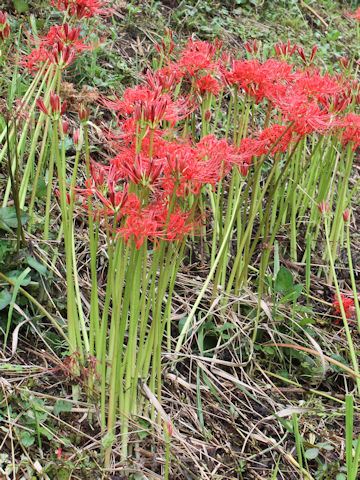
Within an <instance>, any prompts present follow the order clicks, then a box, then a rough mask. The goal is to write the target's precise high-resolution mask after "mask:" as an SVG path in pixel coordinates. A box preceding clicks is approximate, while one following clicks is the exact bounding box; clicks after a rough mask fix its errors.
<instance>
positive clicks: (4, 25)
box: [0, 11, 10, 40]
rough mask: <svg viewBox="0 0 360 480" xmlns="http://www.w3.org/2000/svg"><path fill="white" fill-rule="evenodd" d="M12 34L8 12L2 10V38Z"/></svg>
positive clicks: (0, 38) (0, 27) (0, 21)
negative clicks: (8, 21)
mask: <svg viewBox="0 0 360 480" xmlns="http://www.w3.org/2000/svg"><path fill="white" fill-rule="evenodd" d="M9 35H10V27H9V24H8V23H7V13H6V12H5V13H4V12H2V11H0V40H5V39H6V38H8V36H9Z"/></svg>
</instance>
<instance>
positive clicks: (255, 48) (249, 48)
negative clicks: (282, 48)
mask: <svg viewBox="0 0 360 480" xmlns="http://www.w3.org/2000/svg"><path fill="white" fill-rule="evenodd" d="M244 48H245V50H246V51H247V52H249V53H250V54H256V53H257V51H258V50H259V45H258V44H257V41H256V38H255V39H254V40H253V42H252V44H251V43H249V42H245V43H244Z"/></svg>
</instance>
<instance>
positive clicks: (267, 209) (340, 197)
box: [0, 0, 360, 464]
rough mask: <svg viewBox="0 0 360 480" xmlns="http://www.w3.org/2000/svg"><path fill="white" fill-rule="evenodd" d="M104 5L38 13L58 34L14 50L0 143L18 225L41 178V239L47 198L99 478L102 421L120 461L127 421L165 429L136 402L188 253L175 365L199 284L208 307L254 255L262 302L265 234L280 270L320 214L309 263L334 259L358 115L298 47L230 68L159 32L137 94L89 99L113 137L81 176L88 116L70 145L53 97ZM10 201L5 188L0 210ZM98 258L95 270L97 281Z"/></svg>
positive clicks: (168, 327)
mask: <svg viewBox="0 0 360 480" xmlns="http://www.w3.org/2000/svg"><path fill="white" fill-rule="evenodd" d="M106 3H107V2H103V1H101V0H74V1H68V0H60V1H59V0H51V4H52V5H53V6H54V7H56V8H57V9H59V10H60V11H61V12H64V22H63V23H62V24H61V25H55V26H52V27H51V28H50V29H49V32H48V33H47V34H46V35H37V36H34V37H30V38H29V44H30V45H31V48H30V51H29V53H28V54H26V55H24V56H23V57H22V58H21V60H20V62H19V67H20V68H22V69H24V70H27V71H28V72H29V74H30V75H32V81H31V83H30V86H29V89H28V91H27V92H26V93H25V95H24V97H23V99H22V108H23V109H25V110H26V112H27V118H26V119H25V120H24V121H23V123H22V125H21V128H22V130H21V133H20V135H19V136H18V137H19V138H18V137H17V133H16V132H17V130H18V129H19V128H15V127H20V120H19V121H18V120H17V119H16V120H14V122H15V123H14V128H13V129H11V130H10V132H9V139H8V140H7V139H6V138H5V135H3V136H2V135H1V134H0V139H1V140H2V141H3V142H4V143H5V144H4V147H3V148H2V150H1V151H0V160H1V159H2V158H3V157H4V156H5V152H6V142H15V144H16V145H17V147H16V148H17V151H18V155H19V157H20V159H21V166H22V172H23V174H22V181H21V186H20V191H19V201H20V206H21V208H28V210H29V213H30V215H35V204H36V198H35V194H34V192H35V191H36V187H37V183H38V181H39V179H40V178H41V176H44V177H45V176H46V178H47V194H46V202H45V203H46V204H45V221H44V224H43V236H44V240H47V239H48V238H49V236H50V233H51V216H50V209H51V205H52V202H53V200H54V196H53V192H54V190H55V191H56V193H57V198H58V199H59V203H60V209H61V219H62V225H61V228H60V231H59V237H58V239H59V241H63V242H64V247H65V257H66V281H67V341H68V344H69V354H70V356H71V355H76V356H77V358H79V361H81V362H82V363H83V364H86V363H91V365H92V366H93V375H92V376H91V375H90V376H89V378H88V383H89V385H88V386H89V391H90V392H93V393H94V394H98V395H99V397H100V423H101V426H102V428H103V431H104V435H105V434H106V441H105V442H104V444H106V445H107V449H106V464H109V462H110V456H111V444H112V442H113V440H114V438H115V437H114V435H115V433H116V429H115V427H116V419H117V418H119V417H120V419H121V425H120V427H119V428H120V432H121V434H122V437H121V438H122V453H123V456H124V457H126V455H127V454H128V445H129V438H130V434H131V422H133V421H136V416H137V415H139V414H144V413H147V414H148V416H149V418H150V419H152V421H153V422H158V423H159V424H160V423H161V422H162V421H163V420H164V419H161V416H160V414H159V412H155V410H154V406H152V407H149V406H148V405H147V404H146V402H144V401H143V400H142V396H141V394H140V391H141V388H142V386H144V384H146V386H147V391H150V392H152V393H153V394H154V395H156V396H157V400H158V401H159V402H161V376H162V364H161V358H162V348H164V344H166V348H167V350H168V351H169V353H171V351H172V335H173V328H172V323H171V318H172V312H173V306H172V296H173V293H174V290H175V288H176V278H177V273H178V271H179V268H180V267H181V263H182V260H183V253H184V249H185V248H186V243H187V241H188V240H189V239H191V241H192V242H198V243H199V244H200V250H201V252H202V253H201V255H202V261H203V262H205V261H207V262H208V264H209V269H208V272H209V274H208V277H207V279H206V281H205V283H204V287H203V289H202V290H201V292H200V294H199V296H198V300H197V301H196V302H195V305H194V307H193V309H192V310H191V312H190V314H189V315H188V317H187V320H186V322H185V326H184V327H183V330H182V332H181V334H180V337H179V339H178V343H177V346H176V348H175V352H176V353H178V352H179V351H180V348H181V346H182V344H183V342H184V340H185V338H186V333H187V331H188V330H189V328H190V326H191V324H192V320H193V318H194V315H195V313H196V308H197V306H198V305H199V303H200V301H201V298H202V296H203V294H204V292H205V291H206V289H207V288H208V287H209V285H210V282H212V289H213V296H215V295H217V292H218V291H220V290H219V288H220V287H221V289H222V291H225V292H227V293H229V294H230V293H238V292H239V289H240V288H241V287H242V285H244V283H246V281H247V279H248V268H249V265H250V264H251V260H252V258H253V255H254V253H255V251H256V249H258V247H259V245H261V246H262V248H261V264H260V285H259V290H260V291H259V293H260V295H259V297H261V293H262V289H263V288H264V285H263V280H261V279H263V278H264V273H265V270H266V268H267V266H268V264H269V260H270V257H271V253H272V247H273V244H274V241H275V239H276V235H277V233H278V232H279V230H280V229H281V228H284V227H285V228H286V229H287V231H288V232H289V238H290V242H289V243H290V255H291V257H292V259H293V260H294V261H297V260H298V259H299V258H298V257H299V256H301V255H302V254H303V252H301V251H299V250H298V247H297V239H298V231H299V228H300V227H304V228H305V229H306V237H307V238H310V244H311V243H314V242H315V241H316V239H317V236H318V234H319V228H320V227H319V225H320V222H319V219H320V216H321V209H320V211H319V209H318V208H317V206H318V205H319V204H320V205H323V206H325V205H326V206H327V208H329V209H330V206H331V207H332V206H333V207H334V210H335V212H334V221H333V224H332V227H331V228H329V232H328V236H329V245H331V248H330V251H328V252H325V253H324V255H325V256H327V255H329V256H330V258H335V257H336V252H337V245H338V243H339V242H341V241H342V236H343V225H344V220H343V212H344V210H345V209H346V208H347V207H348V205H349V203H350V201H351V197H352V195H353V194H354V192H355V187H356V186H357V184H356V186H354V187H352V188H351V189H350V188H349V178H350V176H351V168H352V162H353V157H354V151H355V149H356V148H357V147H358V146H359V145H360V115H359V114H358V113H357V105H358V102H359V94H358V83H357V81H356V80H355V79H354V78H353V77H352V71H351V69H352V66H353V62H352V61H349V59H346V58H344V59H341V61H340V64H339V69H338V72H337V73H335V74H332V75H330V74H328V73H326V72H325V73H324V72H322V71H320V70H319V69H318V68H316V67H315V66H314V64H313V61H314V57H315V55H316V46H315V47H314V48H313V50H312V52H311V54H310V55H309V57H308V58H307V57H306V55H305V52H304V50H303V49H302V48H301V47H299V46H297V45H292V44H291V43H290V42H287V43H282V42H279V43H278V44H276V45H275V46H274V49H273V56H272V57H270V58H267V59H263V58H262V51H261V47H260V46H259V44H258V43H257V42H253V43H252V44H250V43H246V44H244V52H243V57H240V58H239V56H237V57H234V56H233V54H232V53H231V54H230V53H229V52H226V51H224V50H223V48H222V43H221V42H219V41H216V42H214V43H209V42H205V41H195V40H192V39H191V40H189V41H188V43H187V44H186V45H185V47H182V48H177V47H176V45H175V43H174V40H173V37H172V33H171V32H169V31H168V32H167V35H166V36H165V38H164V39H163V40H162V42H161V44H159V45H156V46H155V47H156V50H157V52H158V56H159V59H158V63H157V68H156V69H155V70H154V71H147V72H146V74H145V75H144V78H143V81H142V83H141V84H140V85H138V86H135V87H134V88H128V89H127V90H125V92H124V94H123V95H122V96H120V95H116V94H113V95H110V96H109V95H105V94H100V96H99V99H98V103H99V105H100V107H101V108H102V109H106V110H108V111H110V112H112V117H113V122H111V123H110V124H109V125H107V126H105V127H104V128H103V131H102V134H101V135H102V143H103V145H104V149H105V151H106V154H107V161H106V162H104V161H102V162H100V161H95V160H94V159H93V158H91V155H90V145H89V143H90V140H89V129H90V128H91V120H90V119H91V113H90V109H89V107H88V106H87V105H80V106H79V109H78V126H77V128H76V129H75V130H74V131H73V132H70V131H69V130H70V129H69V122H68V120H67V119H66V118H65V116H64V115H65V114H66V113H67V112H66V110H67V105H66V102H65V101H63V100H62V99H61V97H60V91H61V85H62V79H63V76H64V72H66V70H67V69H68V67H69V66H70V65H72V64H73V63H74V62H76V59H77V57H78V56H79V55H81V54H86V52H90V51H91V50H92V49H93V48H94V45H92V44H90V43H89V42H88V40H87V38H86V37H84V36H83V35H82V30H81V29H80V27H74V26H73V25H74V24H76V22H77V21H78V20H79V19H82V21H85V20H86V19H90V18H91V17H93V16H95V17H96V16H102V15H110V14H111V13H112V11H111V9H110V8H108V6H107V5H106ZM8 36H9V26H8V24H7V16H6V14H4V13H1V12H0V41H2V40H4V39H6V38H7V37H8ZM296 55H297V57H296ZM295 58H296V59H297V60H295ZM292 62H294V63H292ZM35 115H38V118H37V124H36V127H35V129H34V131H32V132H31V133H30V135H31V137H30V139H31V140H30V146H29V148H28V149H27V152H28V154H27V156H26V155H25V154H24V151H25V148H24V147H25V145H26V143H27V142H28V134H29V127H30V124H31V119H32V118H34V117H35ZM17 122H19V123H17ZM71 134H72V140H73V143H74V146H75V151H76V154H75V160H74V161H73V164H72V165H73V166H72V169H70V166H69V162H68V161H67V152H66V142H65V139H66V138H67V137H69V135H71ZM47 143H50V148H47ZM38 144H40V153H39V155H35V153H36V151H37V146H38ZM82 172H83V175H82ZM45 174H46V175H45ZM55 178H56V188H55V189H54V183H55V180H54V179H55ZM30 185H31V186H30ZM29 190H31V191H32V193H31V194H30V200H29V201H28V193H29ZM10 192H11V185H10V184H9V186H8V188H7V191H6V193H5V198H4V204H5V205H6V203H7V201H8V199H9V195H10ZM27 202H28V203H27ZM75 212H76V214H77V215H79V214H81V215H82V216H83V217H84V219H85V220H86V222H87V224H88V241H89V251H90V273H91V297H90V309H89V313H88V314H87V313H86V311H85V309H84V307H83V299H82V294H81V291H80V286H79V275H78V264H77V258H76V253H75V252H76V230H75V228H74V213H75ZM210 212H211V214H210ZM304 219H306V222H304ZM30 228H31V229H34V228H35V225H34V223H32V222H30ZM104 246H105V250H106V253H105V258H106V268H105V271H104V273H103V274H101V275H99V259H98V257H99V251H100V250H102V251H103V250H104ZM99 292H103V293H102V294H99ZM255 330H256V327H255ZM74 370H76V367H74ZM74 373H75V374H76V372H74ZM78 394H79V392H78V390H77V388H76V387H75V388H74V395H78ZM119 412H120V413H119Z"/></svg>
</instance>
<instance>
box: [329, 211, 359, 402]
mask: <svg viewBox="0 0 360 480" xmlns="http://www.w3.org/2000/svg"><path fill="white" fill-rule="evenodd" d="M324 225H325V237H326V247H327V253H328V256H329V263H330V272H331V274H332V277H333V279H334V284H335V289H336V293H337V298H338V301H339V306H340V311H341V317H342V320H343V323H344V328H345V334H346V340H347V343H348V347H349V354H350V358H351V362H352V365H353V369H354V371H355V372H356V374H357V376H356V386H357V391H358V395H359V396H360V376H359V365H358V363H357V359H356V353H355V349H354V344H353V341H352V337H351V332H350V328H349V322H348V319H347V317H346V313H345V309H344V305H343V302H342V299H341V293H340V288H339V284H338V281H337V276H336V271H335V265H334V259H333V255H332V248H331V245H330V235H329V225H328V219H327V217H326V216H325V218H324Z"/></svg>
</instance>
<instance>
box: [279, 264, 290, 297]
mask: <svg viewBox="0 0 360 480" xmlns="http://www.w3.org/2000/svg"><path fill="white" fill-rule="evenodd" d="M293 285H294V280H293V276H292V273H291V272H290V270H288V269H287V268H285V267H281V268H280V270H279V272H278V274H277V275H276V279H275V285H274V288H275V292H276V293H282V294H283V295H285V294H286V293H288V291H289V290H290V289H291V288H292V287H293Z"/></svg>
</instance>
